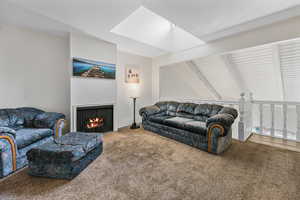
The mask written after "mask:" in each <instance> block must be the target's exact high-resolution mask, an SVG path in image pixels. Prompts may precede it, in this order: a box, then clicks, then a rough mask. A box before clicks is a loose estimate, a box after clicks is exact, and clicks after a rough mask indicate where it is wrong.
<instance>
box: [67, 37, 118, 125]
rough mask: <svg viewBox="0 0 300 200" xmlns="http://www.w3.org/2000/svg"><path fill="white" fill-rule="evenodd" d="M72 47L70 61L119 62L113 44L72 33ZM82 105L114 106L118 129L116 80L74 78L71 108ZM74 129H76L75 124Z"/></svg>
mask: <svg viewBox="0 0 300 200" xmlns="http://www.w3.org/2000/svg"><path fill="white" fill-rule="evenodd" d="M70 46H71V47H70V50H71V53H70V55H71V58H70V59H72V57H79V58H85V59H90V60H95V61H102V62H107V63H112V64H116V62H117V46H116V45H115V44H113V43H109V42H106V41H103V40H99V39H97V38H94V37H91V36H88V35H84V34H77V33H72V34H71V37H70ZM70 68H71V64H70ZM82 105H114V130H116V129H117V128H118V118H117V117H118V115H117V83H116V80H114V79H98V78H80V77H72V78H71V106H82ZM71 109H72V108H71ZM72 115H73V114H72ZM72 127H73V128H74V123H73V122H72Z"/></svg>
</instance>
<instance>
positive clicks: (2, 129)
mask: <svg viewBox="0 0 300 200" xmlns="http://www.w3.org/2000/svg"><path fill="white" fill-rule="evenodd" d="M1 133H6V134H10V135H12V136H14V138H16V131H15V130H14V129H12V128H9V127H4V126H1V127H0V134H1Z"/></svg>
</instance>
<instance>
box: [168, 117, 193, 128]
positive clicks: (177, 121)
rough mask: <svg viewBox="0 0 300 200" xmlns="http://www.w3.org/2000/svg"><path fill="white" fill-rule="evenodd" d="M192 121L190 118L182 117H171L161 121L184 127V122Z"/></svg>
mask: <svg viewBox="0 0 300 200" xmlns="http://www.w3.org/2000/svg"><path fill="white" fill-rule="evenodd" d="M189 121H192V119H188V118H184V117H172V118H169V119H166V120H164V121H163V123H164V124H165V125H168V126H172V127H174V128H180V129H183V128H184V123H186V122H189Z"/></svg>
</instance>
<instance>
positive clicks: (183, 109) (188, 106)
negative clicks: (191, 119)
mask: <svg viewBox="0 0 300 200" xmlns="http://www.w3.org/2000/svg"><path fill="white" fill-rule="evenodd" d="M196 106H197V104H194V103H181V104H180V105H179V106H178V109H177V112H178V113H186V114H190V115H194V110H195V108H196Z"/></svg>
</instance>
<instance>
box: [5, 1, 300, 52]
mask: <svg viewBox="0 0 300 200" xmlns="http://www.w3.org/2000/svg"><path fill="white" fill-rule="evenodd" d="M0 3H1V4H5V3H6V4H8V3H12V4H10V5H11V6H10V7H12V5H14V6H17V7H18V9H23V11H22V12H16V11H14V12H10V11H8V10H7V7H6V14H7V15H5V14H3V12H2V14H0V17H2V18H6V19H8V21H11V20H10V19H11V18H14V19H15V20H14V22H15V23H16V21H18V20H19V22H18V23H21V24H22V23H24V24H25V25H26V24H27V25H30V24H32V23H37V21H38V23H37V24H38V27H39V28H40V29H42V27H43V26H44V27H45V29H46V27H49V26H48V25H49V24H50V27H55V25H54V24H55V23H57V24H59V25H58V27H60V28H59V29H58V30H57V31H70V29H74V30H75V29H77V30H81V31H83V32H85V33H87V34H90V35H93V36H96V37H98V38H100V39H103V40H107V41H109V42H113V43H116V44H117V45H118V48H119V49H121V50H125V51H128V52H131V53H136V54H139V55H144V56H149V57H155V56H159V55H162V54H165V53H169V51H166V50H163V49H161V48H157V47H154V46H151V45H148V44H145V43H142V42H138V41H135V40H133V39H129V38H127V37H123V36H120V35H116V34H114V33H112V32H110V31H111V29H112V28H113V27H114V26H116V25H118V24H119V23H120V22H122V21H123V20H124V19H125V18H127V17H128V16H130V14H132V13H133V12H134V11H135V10H137V9H138V8H139V7H140V6H144V7H146V8H147V9H149V10H151V11H152V12H154V13H156V14H158V15H160V16H162V17H164V18H166V19H168V20H169V21H170V22H172V23H174V24H176V25H177V26H179V27H181V28H183V29H184V30H185V31H187V32H189V33H192V34H193V35H194V36H196V37H198V38H199V39H201V40H206V41H208V42H209V41H210V40H215V39H220V38H222V37H226V36H229V35H233V34H237V33H239V32H242V31H247V30H249V29H253V28H257V27H259V26H262V25H266V24H270V23H274V22H277V21H280V20H284V19H287V18H289V17H293V16H296V15H300V12H299V10H300V9H299V3H300V1H299V0H272V1H270V0H251V1H246V0H244V1H242V0H226V1H220V0H184V1H182V0H163V1H162V0H85V1H82V0H43V1H41V0H26V1H21V0H1V2H0ZM1 4H0V5H1ZM1 9H2V10H3V6H2V5H1V6H0V11H1ZM24 12H33V13H34V14H28V13H27V14H26V16H19V15H22V14H23V15H24ZM18 16H19V17H18ZM36 18H38V19H36ZM44 18H45V20H43V19H44ZM51 20H53V21H51ZM42 22H44V23H42ZM247 24H248V25H247ZM249 24H250V25H249ZM62 27H68V28H62ZM55 28H57V27H55ZM64 29H67V30H64Z"/></svg>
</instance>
